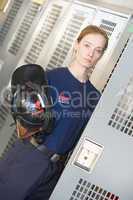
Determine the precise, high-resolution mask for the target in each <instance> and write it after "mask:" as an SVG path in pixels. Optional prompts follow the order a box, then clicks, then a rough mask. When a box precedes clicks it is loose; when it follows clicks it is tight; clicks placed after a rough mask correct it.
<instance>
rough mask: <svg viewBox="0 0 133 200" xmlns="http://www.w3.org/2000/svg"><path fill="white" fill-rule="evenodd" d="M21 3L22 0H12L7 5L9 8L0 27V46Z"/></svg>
mask: <svg viewBox="0 0 133 200" xmlns="http://www.w3.org/2000/svg"><path fill="white" fill-rule="evenodd" d="M22 4H23V0H14V1H12V2H11V3H10V5H9V10H8V11H7V12H8V14H7V16H6V18H5V20H4V22H3V25H2V26H1V28H0V46H2V44H3V43H4V41H5V38H6V36H7V34H8V32H9V30H10V28H11V26H12V24H13V22H14V20H15V19H16V16H17V14H18V13H19V10H20V9H21V6H22Z"/></svg>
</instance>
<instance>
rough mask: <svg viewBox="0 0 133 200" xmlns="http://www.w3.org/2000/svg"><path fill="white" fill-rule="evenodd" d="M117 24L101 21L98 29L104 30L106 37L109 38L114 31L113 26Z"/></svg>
mask: <svg viewBox="0 0 133 200" xmlns="http://www.w3.org/2000/svg"><path fill="white" fill-rule="evenodd" d="M116 25H117V24H116V23H114V22H112V21H108V20H105V19H103V20H102V23H101V24H100V27H101V28H102V29H103V30H105V31H106V32H107V35H108V37H110V36H111V35H112V33H113V31H114V29H115V26H116Z"/></svg>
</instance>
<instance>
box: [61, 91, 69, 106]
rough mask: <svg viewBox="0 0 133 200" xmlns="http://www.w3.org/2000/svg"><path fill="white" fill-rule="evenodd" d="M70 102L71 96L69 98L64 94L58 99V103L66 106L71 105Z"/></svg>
mask: <svg viewBox="0 0 133 200" xmlns="http://www.w3.org/2000/svg"><path fill="white" fill-rule="evenodd" d="M69 101H70V96H68V95H67V94H65V93H64V92H61V93H60V94H59V98H58V102H60V103H65V104H69Z"/></svg>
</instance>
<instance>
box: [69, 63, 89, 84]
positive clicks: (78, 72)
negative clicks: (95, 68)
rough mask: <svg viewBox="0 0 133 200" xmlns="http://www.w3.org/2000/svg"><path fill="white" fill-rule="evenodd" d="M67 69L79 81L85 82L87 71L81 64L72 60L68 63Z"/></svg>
mask: <svg viewBox="0 0 133 200" xmlns="http://www.w3.org/2000/svg"><path fill="white" fill-rule="evenodd" d="M68 69H69V71H70V72H71V74H72V75H73V76H74V77H75V78H76V79H77V80H79V81H80V82H81V83H85V82H86V81H87V80H88V71H87V69H86V68H84V67H83V66H81V65H78V64H77V63H75V62H73V63H71V64H70V65H69V67H68Z"/></svg>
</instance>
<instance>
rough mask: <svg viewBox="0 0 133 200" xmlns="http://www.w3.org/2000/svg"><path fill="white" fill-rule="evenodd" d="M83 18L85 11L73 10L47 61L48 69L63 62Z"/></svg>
mask: <svg viewBox="0 0 133 200" xmlns="http://www.w3.org/2000/svg"><path fill="white" fill-rule="evenodd" d="M84 20H85V13H83V12H81V11H79V10H75V12H73V14H72V17H71V19H70V21H69V22H68V24H67V27H66V29H65V31H64V33H63V35H62V38H61V39H60V41H59V43H58V45H57V47H56V49H55V51H54V53H53V55H52V57H51V59H50V61H49V63H48V66H47V68H48V69H52V68H55V67H57V66H61V65H62V64H63V62H64V60H65V58H66V56H67V54H68V52H69V50H70V48H71V47H72V43H73V40H74V38H75V37H76V35H77V33H78V31H79V30H80V27H81V25H82V24H83V22H84Z"/></svg>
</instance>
